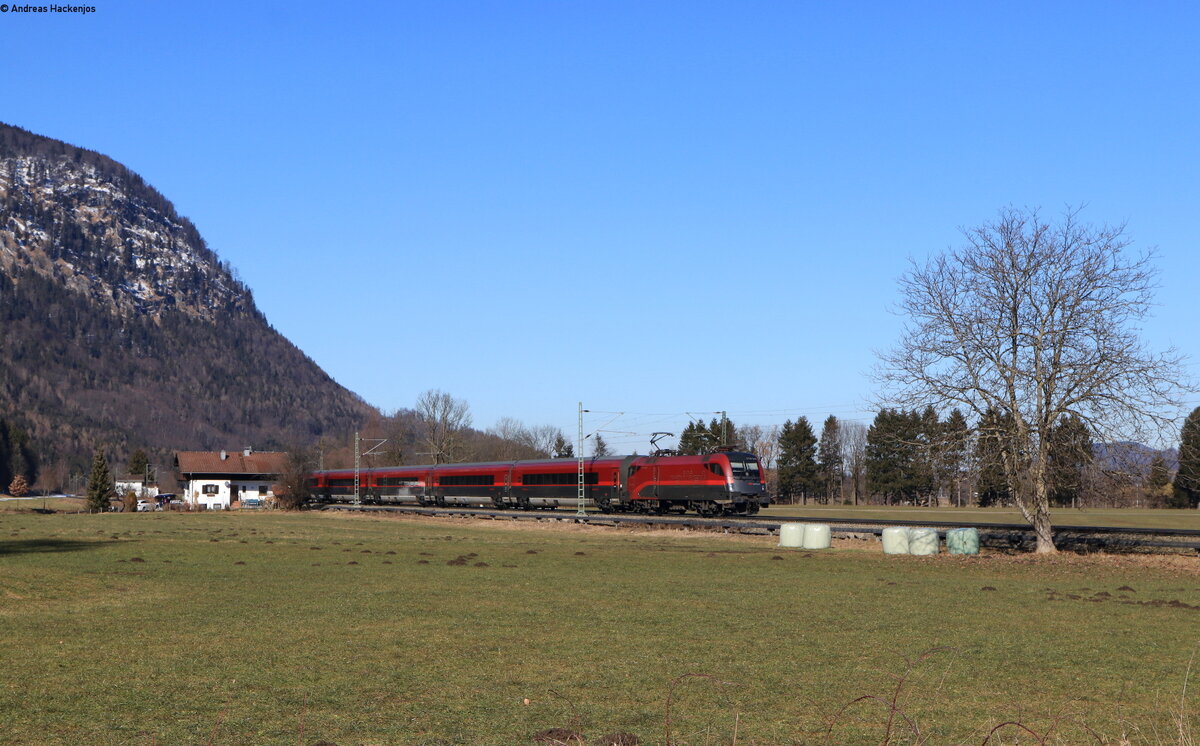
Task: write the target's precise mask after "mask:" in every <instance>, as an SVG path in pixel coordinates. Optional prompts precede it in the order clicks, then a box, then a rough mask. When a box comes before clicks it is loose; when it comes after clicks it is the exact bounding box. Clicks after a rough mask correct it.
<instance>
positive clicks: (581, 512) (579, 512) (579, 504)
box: [575, 402, 587, 516]
mask: <svg viewBox="0 0 1200 746" xmlns="http://www.w3.org/2000/svg"><path fill="white" fill-rule="evenodd" d="M586 411H587V410H586V409H584V408H583V402H579V440H578V441H577V444H578V445H577V446H576V448H575V454H576V455H577V456H578V457H579V492H578V493H577V497H578V500H577V502H576V504H575V506H576V507H575V515H576V516H586V515H587V511H586V510H584V509H583V476H584V473H583V413H584V412H586Z"/></svg>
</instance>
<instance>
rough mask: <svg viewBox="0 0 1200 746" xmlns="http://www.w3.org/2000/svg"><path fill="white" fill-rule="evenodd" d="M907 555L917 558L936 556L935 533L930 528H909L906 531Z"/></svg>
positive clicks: (936, 541) (936, 543)
mask: <svg viewBox="0 0 1200 746" xmlns="http://www.w3.org/2000/svg"><path fill="white" fill-rule="evenodd" d="M908 553H909V554H915V555H918V556H928V555H930V554H937V553H938V534H937V531H936V530H934V529H932V528H910V529H909V530H908Z"/></svg>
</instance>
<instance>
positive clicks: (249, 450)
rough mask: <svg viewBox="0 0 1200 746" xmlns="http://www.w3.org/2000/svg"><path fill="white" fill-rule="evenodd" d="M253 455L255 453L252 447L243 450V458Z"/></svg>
mask: <svg viewBox="0 0 1200 746" xmlns="http://www.w3.org/2000/svg"><path fill="white" fill-rule="evenodd" d="M252 453H254V449H253V448H251V447H250V446H246V447H245V448H243V449H242V455H243V456H249V455H250V454H252Z"/></svg>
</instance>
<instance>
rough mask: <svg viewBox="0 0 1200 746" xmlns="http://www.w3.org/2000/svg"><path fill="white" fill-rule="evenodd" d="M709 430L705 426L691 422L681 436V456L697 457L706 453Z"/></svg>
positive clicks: (679, 448) (679, 449) (678, 449)
mask: <svg viewBox="0 0 1200 746" xmlns="http://www.w3.org/2000/svg"><path fill="white" fill-rule="evenodd" d="M707 441H708V430H707V428H705V427H704V425H703V424H697V423H695V422H689V423H688V424H687V426H686V427H684V428H683V432H682V433H680V434H679V447H678V448H676V449H675V450H677V451H679V454H680V455H681V456H697V455H699V454H701V453H705V452H706V451H707V448H708V443H707Z"/></svg>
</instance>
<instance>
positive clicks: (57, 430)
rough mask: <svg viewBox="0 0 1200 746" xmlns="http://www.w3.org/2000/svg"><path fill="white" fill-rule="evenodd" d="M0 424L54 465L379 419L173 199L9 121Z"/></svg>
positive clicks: (0, 262) (276, 441) (0, 282)
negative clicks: (267, 308) (293, 337)
mask: <svg viewBox="0 0 1200 746" xmlns="http://www.w3.org/2000/svg"><path fill="white" fill-rule="evenodd" d="M0 329H2V330H3V331H2V333H0V421H4V420H7V422H8V423H9V424H10V425H15V426H16V427H18V428H20V429H23V430H24V431H25V432H27V433H28V434H29V436H30V438H31V443H32V444H33V450H34V451H35V452H36V453H38V454H39V455H40V459H41V462H42V464H43V467H47V466H50V465H53V464H57V466H58V468H60V469H62V468H74V467H75V466H76V465H79V464H83V463H87V461H86V459H88V458H90V457H89V454H90V453H91V451H92V450H93V449H94V448H95V447H98V446H99V447H104V448H105V449H106V450H107V451H108V453H109V455H110V457H112V456H115V457H116V458H117V461H118V463H123V462H124V459H125V457H126V455H127V454H128V453H129V452H130V450H132V449H133V448H138V447H142V448H146V449H147V450H151V451H153V452H155V453H156V454H157V455H158V456H159V457H165V456H166V454H167V453H168V452H169V451H171V450H174V449H184V450H213V449H219V448H230V447H233V448H240V447H242V446H247V445H251V446H254V447H256V448H264V449H269V448H286V447H287V446H289V445H291V444H300V443H312V442H315V441H316V440H317V439H318V438H320V437H322V436H332V437H339V438H340V437H342V436H344V435H345V434H346V433H349V432H351V431H353V430H354V429H356V428H357V427H359V426H360V425H361V424H362V423H363V422H364V421H365V420H366V419H367V418H368V417H369V416H371V415H372V414H373V413H374V410H373V409H372V408H371V407H370V406H369V405H367V404H366V403H365V402H363V401H362V400H361V399H360V398H359V397H358V396H356V395H355V394H353V393H352V392H350V391H348V390H347V389H345V388H343V387H342V386H340V385H338V384H337V383H336V382H335V381H334V380H333V379H332V378H330V377H329V376H328V375H327V374H326V373H325V372H324V371H322V370H321V369H320V367H318V366H317V364H316V363H314V362H313V361H312V360H311V359H310V358H308V357H307V356H306V355H305V354H304V353H303V352H301V351H300V350H299V349H297V348H296V346H295V345H293V344H292V343H291V342H289V341H288V340H287V339H285V338H284V337H283V336H282V335H280V334H279V333H278V332H276V331H275V330H274V329H273V328H272V327H271V326H270V325H269V324H268V323H267V321H266V319H265V318H264V317H263V315H262V313H261V312H260V311H259V310H258V309H257V308H256V307H255V304H254V298H253V295H252V294H251V292H250V289H249V288H247V287H246V286H245V285H244V284H243V283H242V282H240V281H239V280H238V279H237V278H236V277H235V276H234V274H233V272H232V271H231V268H230V266H229V265H228V263H225V262H222V261H221V260H220V259H219V258H218V257H217V255H216V254H215V253H214V252H213V251H212V250H211V249H209V248H208V246H207V245H206V244H205V242H204V239H203V238H202V237H201V235H200V232H199V231H198V230H197V229H196V227H195V226H194V225H192V223H191V222H190V221H189V220H188V219H187V218H185V217H182V216H181V215H179V214H178V212H176V210H175V207H174V206H173V205H172V204H171V202H170V201H169V200H167V198H166V197H164V196H163V195H161V194H159V193H158V192H157V191H155V190H154V189H153V188H152V187H150V186H149V185H147V184H146V183H145V181H143V180H142V178H141V177H139V176H138V175H137V174H135V173H133V172H132V171H130V170H129V169H128V168H126V167H125V166H123V165H121V164H120V163H117V162H116V161H114V160H112V159H111V158H108V157H106V156H104V155H101V154H99V153H95V152H93V151H90V150H84V149H82V148H78V147H75V146H72V145H68V144H67V143H64V142H61V141H58V140H53V139H50V138H47V137H42V136H40V135H35V134H33V133H30V132H28V131H26V130H23V129H20V128H18V127H13V126H10V125H6V124H2V123H0Z"/></svg>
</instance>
